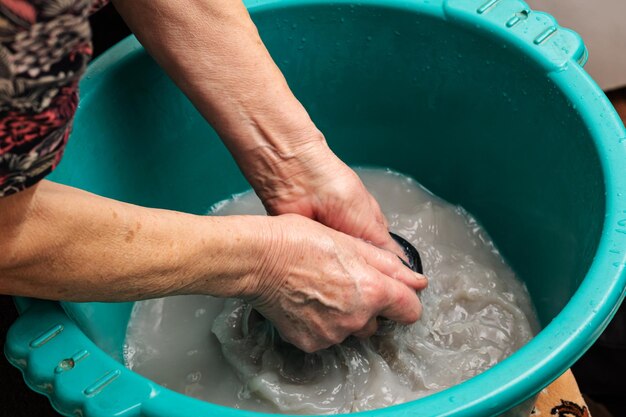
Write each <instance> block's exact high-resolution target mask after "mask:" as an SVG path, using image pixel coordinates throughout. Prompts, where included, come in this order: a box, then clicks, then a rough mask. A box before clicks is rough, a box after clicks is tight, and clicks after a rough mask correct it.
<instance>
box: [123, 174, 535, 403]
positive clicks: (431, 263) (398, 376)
mask: <svg viewBox="0 0 626 417" xmlns="http://www.w3.org/2000/svg"><path fill="white" fill-rule="evenodd" d="M357 173H358V174H359V175H360V176H361V178H362V179H363V181H364V183H365V184H366V186H367V187H368V189H369V190H370V191H371V192H372V194H373V195H374V196H375V197H376V198H377V199H378V201H379V202H380V204H381V207H382V208H383V211H384V212H385V214H386V215H387V217H388V220H389V223H390V229H391V230H392V231H393V232H395V233H397V234H399V235H401V236H403V237H405V238H406V239H407V240H408V241H409V242H411V243H412V244H413V245H414V246H415V247H416V248H417V249H418V251H419V253H420V255H421V257H422V262H423V266H424V272H425V274H426V275H427V276H428V277H429V279H430V281H429V287H428V288H427V289H426V290H424V291H423V292H422V293H421V295H420V298H421V301H422V304H423V316H422V319H421V320H420V321H419V322H417V323H415V324H413V325H411V326H400V325H396V326H393V328H392V329H391V331H389V332H386V333H384V334H382V335H377V336H374V337H372V338H371V339H370V340H367V341H360V340H357V339H355V338H349V339H347V340H346V341H345V342H344V343H343V344H341V345H339V346H335V347H332V348H329V349H326V350H323V351H321V352H316V353H314V354H305V353H303V352H301V351H299V350H297V349H296V348H295V347H293V346H291V345H289V344H286V343H285V342H282V341H281V340H280V339H279V338H277V337H276V334H275V332H273V331H271V330H269V329H270V326H271V325H269V323H267V322H266V321H264V320H260V319H259V318H258V317H256V316H255V315H254V314H253V313H251V308H250V307H249V306H248V305H246V304H245V303H244V302H242V301H240V300H226V301H223V300H217V299H214V298H211V297H195V298H193V297H174V298H168V299H164V300H150V301H147V302H144V303H137V305H136V307H135V310H134V312H133V317H132V319H131V323H130V325H129V328H128V332H127V347H128V354H127V355H126V362H127V364H128V366H129V367H131V368H132V369H134V370H136V371H137V372H139V373H142V374H144V375H146V376H148V377H150V378H152V379H155V380H156V381H157V382H160V383H163V384H166V385H167V386H169V387H170V388H172V389H175V390H177V391H180V392H183V393H186V394H188V395H192V396H194V397H197V398H202V399H205V400H208V401H212V402H216V403H219V404H223V405H229V406H233V407H237V408H244V409H249V410H257V411H265V412H283V413H296V414H335V413H345V412H351V411H362V410H371V409H376V408H381V407H386V406H389V405H392V404H399V403H402V402H406V401H410V400H412V399H416V398H420V397H423V396H425V395H428V394H432V393H434V392H437V391H440V390H443V389H445V388H447V387H450V386H452V385H455V384H458V383H460V382H462V381H464V380H466V379H469V378H471V377H473V376H475V375H477V374H479V373H481V372H483V371H485V370H486V369H488V368H490V367H492V366H493V365H495V364H496V363H497V362H499V361H501V360H503V359H504V358H506V357H508V356H509V355H511V354H512V353H513V352H514V351H515V350H517V349H519V348H520V347H521V346H522V345H524V344H525V343H526V342H527V341H528V340H530V339H531V338H532V336H533V334H534V332H535V331H536V330H537V328H538V326H537V324H536V323H537V322H536V318H535V315H534V311H533V309H532V305H531V303H530V299H529V296H528V293H527V291H526V289H525V287H524V285H523V284H522V283H520V282H519V280H518V279H517V278H516V277H515V274H514V273H513V271H512V270H511V269H510V268H509V267H508V266H507V265H506V263H505V262H504V260H503V259H502V257H501V256H500V254H499V253H498V251H497V250H496V248H495V247H494V246H493V243H492V241H491V240H490V238H489V236H488V235H487V234H486V232H485V231H484V230H483V229H482V228H481V226H480V225H479V224H478V223H477V222H476V221H475V220H474V219H473V218H472V217H471V216H470V215H469V214H468V213H466V212H465V211H464V210H463V209H462V208H460V207H455V206H452V205H450V204H448V203H446V202H444V201H443V200H441V199H439V198H438V197H435V196H433V195H432V194H431V193H429V192H428V191H427V190H425V189H423V188H422V187H421V186H419V184H417V183H416V182H415V181H413V180H411V179H410V178H407V177H404V176H401V175H399V174H396V173H393V172H390V171H386V170H370V169H368V170H357ZM212 214H216V215H227V214H264V211H263V207H262V205H261V203H260V201H258V198H257V197H256V196H255V195H254V194H253V193H247V194H243V195H239V196H236V197H235V198H234V199H233V200H229V201H226V202H223V203H220V204H219V205H217V206H216V207H215V208H214V210H213V212H212ZM199 306H204V307H199ZM200 310H203V311H210V313H211V314H208V313H207V314H204V313H203V314H202V315H201V316H200V317H197V315H198V311H200ZM193 311H195V312H196V313H195V315H196V317H192V315H193ZM168 314H169V316H168ZM174 317H175V319H174ZM181 317H182V318H184V320H182V319H181ZM213 318H215V319H214V320H212V319H213ZM208 320H212V325H211V322H209V323H208V324H207V321H208ZM181 321H182V324H181ZM181 326H182V327H184V328H185V329H184V331H183V329H181ZM209 329H210V332H209ZM202 332H207V333H204V336H203V335H202ZM209 333H211V334H209ZM174 342H175V343H174ZM189 352H194V353H193V354H190V353H189ZM199 375H200V376H199Z"/></svg>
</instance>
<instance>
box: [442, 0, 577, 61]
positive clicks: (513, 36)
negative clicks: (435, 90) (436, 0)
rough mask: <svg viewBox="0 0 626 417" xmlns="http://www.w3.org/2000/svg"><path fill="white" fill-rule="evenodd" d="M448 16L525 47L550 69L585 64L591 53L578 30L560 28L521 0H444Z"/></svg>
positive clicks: (529, 53) (554, 21) (447, 17)
mask: <svg viewBox="0 0 626 417" xmlns="http://www.w3.org/2000/svg"><path fill="white" fill-rule="evenodd" d="M443 10H444V14H445V16H446V19H448V20H452V21H456V22H459V23H461V24H463V25H464V26H466V27H470V28H480V29H482V30H486V31H488V32H489V33H491V34H492V35H494V36H496V37H497V38H499V39H500V40H502V41H503V44H502V45H503V47H505V46H508V45H513V46H516V47H518V48H520V49H522V50H523V51H524V52H526V53H528V55H530V56H532V57H533V58H535V60H536V61H537V62H538V63H539V64H540V65H542V66H543V67H544V68H545V69H546V70H547V71H548V72H552V71H562V70H564V69H566V68H567V66H568V65H571V64H577V65H580V66H584V65H585V63H586V62H587V58H588V52H587V48H586V47H585V45H584V43H583V41H582V38H581V37H580V35H578V34H577V33H576V32H574V31H572V30H570V29H567V28H564V27H561V26H559V24H558V23H557V22H556V20H555V19H554V17H552V16H551V15H549V14H547V13H543V12H536V11H533V10H531V9H530V8H529V7H528V4H526V3H525V2H524V1H522V0H444V2H443Z"/></svg>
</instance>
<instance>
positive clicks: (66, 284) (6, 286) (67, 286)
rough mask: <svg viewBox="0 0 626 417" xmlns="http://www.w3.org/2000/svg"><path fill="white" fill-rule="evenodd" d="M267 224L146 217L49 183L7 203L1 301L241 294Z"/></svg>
mask: <svg viewBox="0 0 626 417" xmlns="http://www.w3.org/2000/svg"><path fill="white" fill-rule="evenodd" d="M266 227H267V224H266V220H265V219H264V218H261V217H253V216H233V217H209V216H194V215H189V214H184V213H178V212H173V211H168V210H158V209H148V208H143V207H139V206H134V205H131V204H126V203H121V202H118V201H114V200H110V199H107V198H103V197H99V196H96V195H94V194H90V193H87V192H85V191H81V190H78V189H75V188H71V187H67V186H63V185H59V184H55V183H52V182H49V181H42V182H41V183H40V184H39V185H38V186H37V187H33V188H32V189H29V190H26V191H24V192H22V193H18V194H16V195H15V196H11V197H7V198H4V199H0V230H1V231H2V232H1V233H0V254H1V256H0V293H1V294H10V295H19V296H28V297H37V298H45V299H61V300H69V301H124V300H137V299H145V298H153V297H158V296H166V295H174V294H190V293H200V294H209V295H215V296H238V295H242V294H244V293H247V292H246V291H250V287H251V283H250V279H251V277H250V275H251V272H252V271H253V270H254V268H256V267H257V263H258V262H259V259H260V258H261V254H262V253H264V249H266V246H267V237H268V236H269V233H268V232H267V229H266Z"/></svg>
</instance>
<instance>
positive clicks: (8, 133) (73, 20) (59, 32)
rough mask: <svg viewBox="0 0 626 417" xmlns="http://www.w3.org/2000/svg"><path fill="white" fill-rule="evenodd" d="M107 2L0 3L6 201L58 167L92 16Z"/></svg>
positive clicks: (1, 161)
mask: <svg viewBox="0 0 626 417" xmlns="http://www.w3.org/2000/svg"><path fill="white" fill-rule="evenodd" d="M94 3H98V4H94ZM101 3H103V2H101V1H97V2H94V1H92V0H0V197H4V196H8V195H10V194H14V193H17V192H19V191H22V190H24V189H26V188H28V187H29V186H32V185H34V184H36V183H37V182H38V181H40V180H41V179H43V178H44V177H45V176H46V175H47V174H49V173H50V172H51V171H52V170H53V169H54V168H55V167H56V165H57V164H58V163H59V161H60V159H61V156H62V154H63V150H64V147H65V144H66V142H67V138H68V136H69V133H70V130H71V125H72V119H73V117H74V112H75V111H76V105H77V102H78V80H79V79H80V77H81V75H82V74H83V72H84V70H85V67H86V65H87V62H88V61H89V59H90V58H91V54H92V48H91V30H90V28H89V22H88V16H89V14H90V13H91V12H92V11H93V10H95V9H96V8H97V7H99V6H100V5H101Z"/></svg>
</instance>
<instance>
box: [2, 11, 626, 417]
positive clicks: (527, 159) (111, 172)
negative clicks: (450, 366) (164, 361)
mask: <svg viewBox="0 0 626 417" xmlns="http://www.w3.org/2000/svg"><path fill="white" fill-rule="evenodd" d="M247 5H248V6H249V9H250V12H251V14H252V16H253V18H254V20H255V21H256V23H257V25H258V27H259V30H260V33H261V35H262V37H263V39H264V41H265V43H266V45H267V46H268V48H269V50H270V52H271V53H272V55H273V57H274V59H275V60H276V62H277V63H278V65H280V66H281V68H282V70H283V72H284V74H285V76H286V77H287V80H288V81H289V83H290V85H291V87H292V88H293V90H294V91H295V93H296V95H297V96H298V97H299V98H300V99H301V100H302V102H303V103H304V105H305V106H306V108H307V109H308V110H309V112H310V114H311V116H312V118H313V120H315V122H316V123H317V124H318V126H319V127H320V129H321V130H322V131H323V132H324V133H325V134H326V136H327V139H328V141H329V143H330V145H331V146H332V148H333V149H334V150H335V151H336V152H337V153H338V154H339V155H340V157H341V158H343V159H344V160H346V161H347V162H348V163H350V164H353V165H379V166H387V167H391V168H393V169H395V170H398V171H401V172H404V173H407V174H409V175H411V176H413V177H415V178H417V179H418V180H419V181H420V182H422V183H423V184H424V185H425V186H426V187H428V188H429V189H431V190H432V191H433V192H435V193H436V194H438V195H440V196H442V197H444V198H446V199H448V200H449V201H451V202H454V203H458V204H461V205H463V206H464V207H465V208H467V209H468V210H469V211H470V212H471V213H473V214H474V215H475V216H476V217H477V218H478V219H479V220H480V221H481V222H482V224H483V225H484V226H485V227H486V229H487V230H488V231H489V232H490V234H491V235H492V237H493V238H494V240H495V242H496V244H497V246H498V248H499V249H500V250H501V252H502V254H503V255H504V256H505V257H506V259H507V260H508V261H509V262H510V264H511V265H512V267H513V268H514V269H515V270H516V271H517V273H518V274H519V276H520V277H521V278H522V279H523V280H524V281H525V282H526V283H527V286H528V289H529V291H530V293H531V296H532V299H533V301H534V303H535V306H536V308H537V311H538V314H539V318H540V321H541V324H542V330H541V332H540V333H539V334H538V335H537V336H536V337H535V338H534V339H533V340H532V341H531V342H530V343H528V344H527V345H526V346H525V347H524V348H522V349H521V350H520V351H518V352H517V353H515V354H514V355H512V356H511V357H510V358H508V359H506V360H505V361H503V362H502V363H500V364H498V365H497V366H495V367H494V368H492V369H490V370H489V371H487V372H485V373H483V374H481V375H479V376H477V377H475V378H473V379H471V380H469V381H467V382H465V383H463V384H461V385H458V386H455V387H453V388H450V389H448V390H445V391H442V392H439V393H437V394H435V395H432V396H430V397H427V398H424V399H420V400H418V401H414V402H410V403H407V404H403V405H399V406H395V407H391V408H388V409H383V410H377V411H373V412H368V413H365V414H368V415H371V416H377V417H383V416H394V417H396V416H409V415H410V416H421V417H434V416H468V417H469V416H472V417H489V416H495V415H501V414H503V413H505V412H506V413H507V415H524V414H525V413H526V415H528V414H527V413H528V407H529V406H530V404H531V403H532V398H533V397H534V396H535V395H536V393H537V392H539V391H540V390H541V389H542V388H543V387H545V386H546V385H547V384H549V383H550V382H551V381H552V380H554V379H555V378H557V377H558V376H559V375H560V374H561V373H562V372H564V371H565V370H566V369H567V368H568V367H570V366H571V365H572V364H573V363H574V361H576V360H577V359H578V358H579V357H580V356H581V355H582V354H583V352H584V351H585V350H586V349H587V348H588V347H589V346H590V345H591V344H592V343H593V342H594V340H595V339H596V338H597V337H598V335H599V334H600V333H601V332H602V330H603V329H604V328H605V326H606V325H607V323H608V322H609V320H610V318H611V317H612V316H613V314H614V312H615V310H616V309H617V307H618V305H619V304H620V302H621V300H622V299H623V297H624V288H625V284H626V275H625V274H624V265H625V262H626V197H625V194H626V133H625V131H624V126H623V125H622V123H621V121H620V120H619V118H618V116H617V115H616V113H615V111H614V109H613V108H612V107H611V105H610V103H609V102H608V100H607V99H606V97H605V95H604V94H603V93H602V91H601V90H600V89H599V88H598V87H597V86H596V84H595V83H594V82H593V80H592V79H591V78H590V77H589V76H588V75H587V74H586V73H585V71H584V70H583V69H582V68H581V65H582V64H583V63H584V61H585V60H586V51H585V48H584V46H583V44H582V42H581V40H580V38H579V37H578V36H577V35H576V34H575V33H573V32H571V31H569V30H567V29H564V28H561V27H559V26H558V25H557V24H556V22H555V21H554V20H553V19H552V18H551V17H550V16H548V15H546V14H542V13H537V12H530V11H529V10H528V8H527V5H526V4H525V3H523V2H521V1H518V0H501V1H496V0H490V1H487V0H447V1H445V0H410V1H408V0H407V1H404V0H362V1H360V2H358V3H356V2H352V1H350V0H332V1H326V0H300V1H296V0H283V1H279V0H256V1H252V0H251V1H248V2H247ZM224 70H225V71H232V69H228V68H225V69H224ZM81 95H82V101H81V104H80V108H79V110H78V113H77V115H76V122H75V129H74V133H73V134H72V137H71V140H70V143H69V146H68V148H67V152H66V155H65V158H64V160H63V162H62V163H61V165H60V166H59V168H58V169H57V170H56V171H55V173H54V175H53V179H54V180H56V181H59V182H62V183H65V184H70V185H73V186H76V187H80V188H83V189H86V190H89V191H92V192H95V193H98V194H101V195H104V196H108V197H112V198H116V199H121V200H124V201H129V202H132V203H137V204H142V205H146V206H151V207H162V208H169V209H175V210H182V211H187V212H190V213H204V212H206V210H207V209H208V208H209V206H211V205H212V204H213V203H214V202H216V201H218V200H221V199H224V198H226V197H228V196H230V195H231V194H232V193H235V192H240V191H242V190H244V189H245V188H247V184H246V183H245V181H244V179H243V177H242V175H241V174H240V173H239V171H238V169H237V167H236V166H235V163H234V162H233V160H232V158H231V157H230V155H229V154H228V153H227V151H226V149H225V148H224V146H223V145H222V144H221V142H220V141H219V139H218V138H217V136H216V134H215V133H214V131H213V130H212V129H211V128H210V127H209V126H208V125H207V124H206V122H205V121H204V120H203V119H202V118H201V117H200V116H199V115H198V113H197V112H196V110H195V109H194V108H193V106H192V105H191V104H190V103H189V101H188V100H187V99H186V98H185V97H184V96H183V94H181V92H180V91H179V90H178V89H177V88H176V87H175V86H174V85H173V84H172V82H171V81H170V80H169V78H168V77H167V76H166V75H165V74H164V73H163V71H161V69H160V68H159V67H158V66H157V65H156V64H155V63H154V61H153V60H152V59H151V58H150V57H149V56H148V55H147V54H146V53H145V52H144V50H143V49H142V48H141V46H140V45H139V44H138V43H137V41H136V40H135V39H134V38H128V39H126V40H125V41H123V42H122V43H120V44H119V45H117V46H116V47H114V48H113V49H112V50H110V51H109V52H107V53H106V54H105V55H104V56H102V57H101V58H100V59H98V60H97V61H96V62H94V63H93V64H92V65H91V67H90V68H89V70H88V73H87V76H86V78H85V80H84V81H83V83H82V85H81ZM18 304H19V306H20V309H21V312H22V315H21V317H20V319H19V320H18V321H17V322H16V323H15V324H14V326H13V327H12V328H11V331H10V333H9V335H8V340H7V344H6V355H7V357H8V359H9V360H10V361H11V363H13V364H14V365H16V366H17V367H19V368H20V369H21V370H22V371H23V373H24V378H25V380H26V383H27V384H28V385H29V386H30V387H31V388H32V389H34V390H36V391H38V392H41V393H43V394H45V395H47V396H48V397H49V398H50V400H51V402H52V404H53V406H54V407H55V408H56V409H57V410H58V411H59V412H61V413H63V414H66V415H84V416H90V417H93V416H98V417H100V416H102V417H110V416H139V415H141V416H151V417H179V416H181V417H182V416H194V417H195V416H217V415H219V416H228V417H243V416H252V415H257V414H256V413H250V412H243V411H238V410H234V409H228V408H224V407H220V406H217V405H213V404H209V403H205V402H202V401H199V400H196V399H193V398H190V397H186V396H184V395H181V394H178V393H175V392H172V391H170V390H168V389H165V388H163V387H160V386H158V385H157V384H155V383H153V382H151V381H149V380H147V379H145V378H143V377H142V376H140V375H138V374H135V373H133V372H131V371H129V370H127V369H125V368H124V367H123V366H122V364H121V363H120V358H121V355H122V348H123V339H124V332H125V328H126V325H127V322H128V317H129V312H130V310H131V307H132V304H131V303H122V304H106V303H86V304H72V303H62V304H60V303H54V302H46V301H37V300H26V299H19V300H18ZM215 377H216V378H219V375H215ZM507 410H512V411H507Z"/></svg>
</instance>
